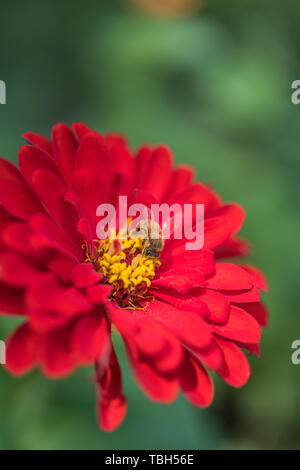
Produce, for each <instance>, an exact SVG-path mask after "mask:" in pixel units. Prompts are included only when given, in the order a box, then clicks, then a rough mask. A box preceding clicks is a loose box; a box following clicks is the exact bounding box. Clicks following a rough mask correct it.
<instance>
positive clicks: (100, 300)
mask: <svg viewBox="0 0 300 470" xmlns="http://www.w3.org/2000/svg"><path fill="white" fill-rule="evenodd" d="M111 292H112V286H109V285H103V284H98V285H96V286H91V287H88V288H87V290H86V293H87V296H88V299H89V300H90V302H92V303H93V304H95V305H102V304H104V302H106V301H107V300H108V299H109V296H110V294H111Z"/></svg>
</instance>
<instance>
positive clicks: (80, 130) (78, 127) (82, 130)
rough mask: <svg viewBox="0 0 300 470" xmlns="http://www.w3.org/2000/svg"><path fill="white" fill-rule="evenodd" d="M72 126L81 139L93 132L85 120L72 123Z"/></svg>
mask: <svg viewBox="0 0 300 470" xmlns="http://www.w3.org/2000/svg"><path fill="white" fill-rule="evenodd" d="M72 128H73V129H74V131H75V134H76V136H77V138H78V140H79V141H80V140H82V139H83V137H84V136H85V135H86V134H88V133H89V132H91V129H90V128H89V127H88V126H86V125H85V124H84V123H83V122H74V123H73V124H72Z"/></svg>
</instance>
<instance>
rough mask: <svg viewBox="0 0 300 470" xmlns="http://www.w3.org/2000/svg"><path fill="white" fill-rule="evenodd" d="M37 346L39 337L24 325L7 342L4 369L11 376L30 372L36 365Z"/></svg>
mask: <svg viewBox="0 0 300 470" xmlns="http://www.w3.org/2000/svg"><path fill="white" fill-rule="evenodd" d="M39 344H40V338H39V335H38V334H37V333H36V332H35V331H34V330H32V329H31V328H30V327H29V325H28V324H27V323H24V324H23V325H22V326H20V327H19V328H17V330H15V332H14V333H13V334H12V336H11V337H10V338H9V340H8V343H7V348H6V365H5V368H6V369H7V370H8V371H9V372H10V373H11V374H13V375H22V374H25V373H26V372H28V371H30V370H31V369H32V368H33V367H34V366H35V365H36V364H37V361H38V350H39Z"/></svg>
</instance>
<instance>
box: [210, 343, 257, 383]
mask: <svg viewBox="0 0 300 470" xmlns="http://www.w3.org/2000/svg"><path fill="white" fill-rule="evenodd" d="M216 342H217V344H218V345H219V346H220V348H221V349H222V352H223V354H224V358H225V364H224V366H222V367H221V368H220V369H219V370H218V373H219V374H220V375H221V377H222V378H223V380H224V381H225V382H226V383H228V384H229V385H232V386H233V387H242V386H243V385H245V384H246V383H247V382H248V380H249V377H250V367H249V363H248V360H247V358H246V356H245V354H244V353H243V351H241V349H240V348H239V347H238V346H236V345H235V344H233V343H232V342H230V341H225V340H223V339H220V338H218V339H216Z"/></svg>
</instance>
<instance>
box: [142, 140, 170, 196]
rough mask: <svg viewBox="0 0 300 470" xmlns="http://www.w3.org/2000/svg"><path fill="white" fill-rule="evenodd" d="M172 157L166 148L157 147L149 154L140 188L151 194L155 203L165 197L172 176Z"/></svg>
mask: <svg viewBox="0 0 300 470" xmlns="http://www.w3.org/2000/svg"><path fill="white" fill-rule="evenodd" d="M172 164H173V157H172V154H171V152H170V150H169V149H168V148H167V147H163V146H160V147H157V148H156V149H155V150H154V151H153V153H152V154H151V156H150V158H149V160H148V162H147V165H146V166H145V169H144V172H143V184H142V186H141V188H142V189H143V191H145V192H149V193H151V194H152V195H153V196H154V197H155V198H156V199H157V201H161V200H162V198H163V196H164V195H165V193H166V191H167V189H168V185H169V182H170V180H171V174H172Z"/></svg>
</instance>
